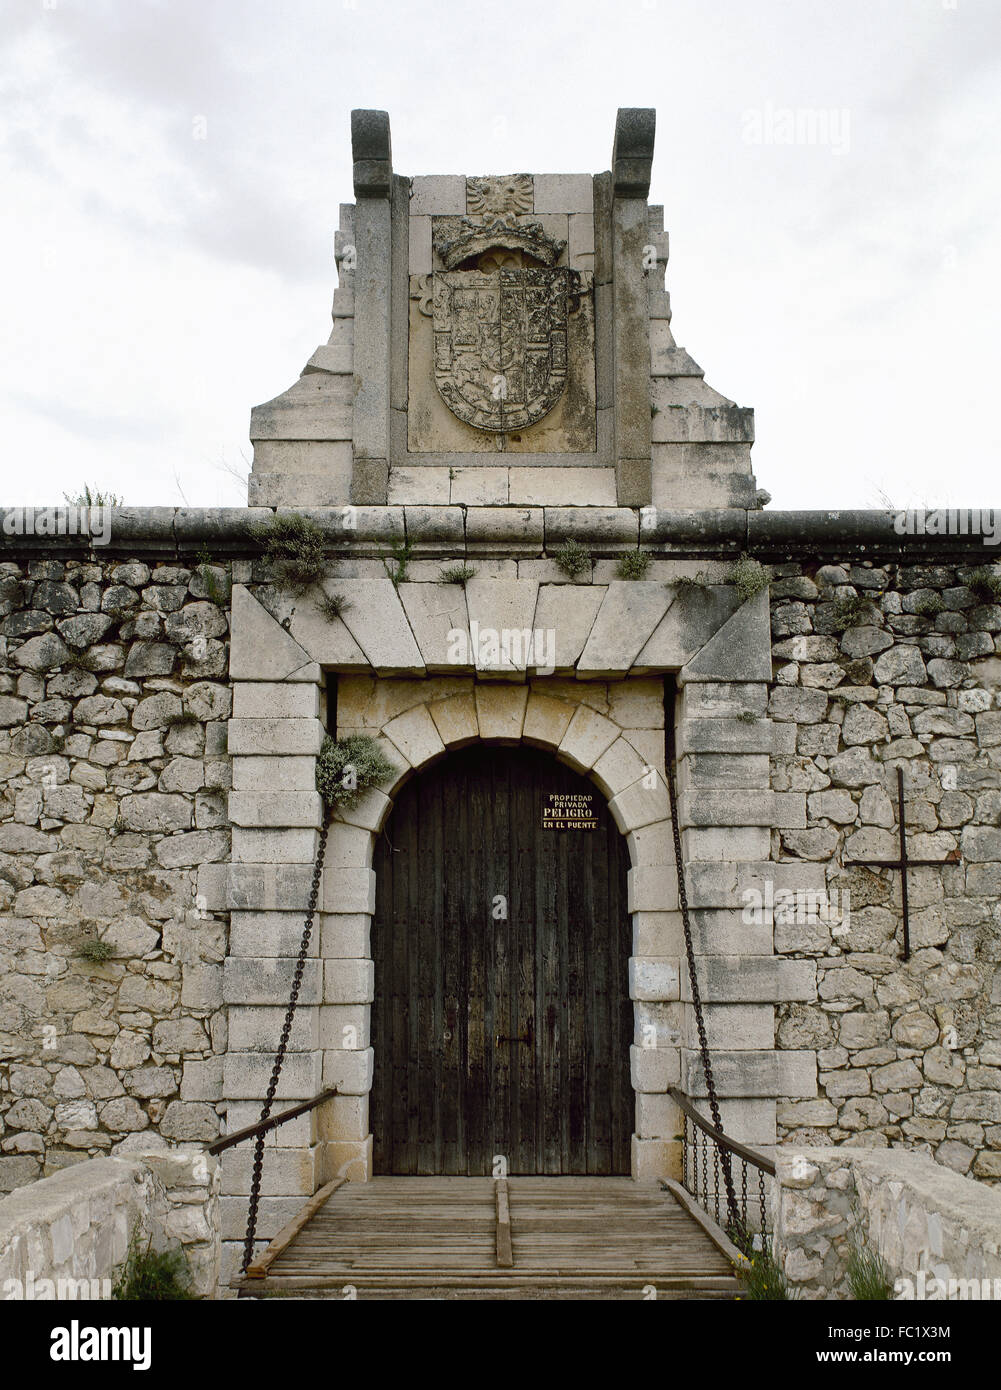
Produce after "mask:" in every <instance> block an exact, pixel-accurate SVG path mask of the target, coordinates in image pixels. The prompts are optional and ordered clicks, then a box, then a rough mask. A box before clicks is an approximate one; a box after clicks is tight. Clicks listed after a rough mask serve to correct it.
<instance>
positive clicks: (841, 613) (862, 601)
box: [831, 594, 873, 632]
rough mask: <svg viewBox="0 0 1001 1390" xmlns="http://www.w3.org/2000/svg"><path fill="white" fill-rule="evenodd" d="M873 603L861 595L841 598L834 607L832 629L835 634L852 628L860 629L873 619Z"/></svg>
mask: <svg viewBox="0 0 1001 1390" xmlns="http://www.w3.org/2000/svg"><path fill="white" fill-rule="evenodd" d="M872 607H873V605H872V601H871V600H870V599H867V598H863V597H862V595H861V594H852V595H851V597H850V598H839V599H838V601H837V602H836V603H835V605H834V616H833V618H832V619H831V627H832V628H833V629H834V631H835V632H844V631H846V629H848V628H850V627H859V626H860V625H862V624H864V623H865V622H866V621H867V620H868V619H869V618H871V617H872Z"/></svg>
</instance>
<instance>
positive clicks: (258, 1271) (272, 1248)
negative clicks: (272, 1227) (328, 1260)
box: [247, 1178, 346, 1279]
mask: <svg viewBox="0 0 1001 1390" xmlns="http://www.w3.org/2000/svg"><path fill="white" fill-rule="evenodd" d="M345 1181H346V1180H345V1179H344V1178H334V1180H333V1182H328V1183H327V1184H326V1185H325V1186H324V1187H321V1188H320V1189H319V1190H318V1191H317V1192H314V1193H313V1195H312V1197H310V1199H309V1201H308V1202H307V1203H306V1204H305V1206H304V1207H303V1209H302V1211H300V1212H299V1213H298V1214H297V1215H296V1216H294V1217H293V1218H292V1220H291V1221H289V1222H286V1224H285V1225H284V1226H283V1227H282V1228H281V1230H280V1231H279V1232H278V1234H277V1235H276V1236H275V1237H274V1239H273V1240H272V1241H271V1243H270V1245H269V1246H268V1248H267V1249H266V1250H265V1251H264V1252H263V1253H262V1254H261V1255H259V1256H258V1257H257V1259H256V1260H253V1261H252V1262H251V1263H250V1264H249V1265H248V1266H247V1278H248V1279H263V1278H264V1276H265V1275H266V1274H267V1272H268V1270H269V1269H270V1268H271V1266H272V1265H273V1264H274V1262H275V1260H277V1259H278V1257H279V1255H282V1254H283V1253H284V1252H285V1250H286V1249H287V1248H288V1246H290V1245H291V1244H292V1242H293V1240H295V1238H296V1236H297V1235H298V1234H299V1233H300V1231H301V1230H302V1229H303V1227H304V1226H305V1225H306V1223H307V1222H308V1221H310V1220H311V1219H312V1218H313V1217H314V1216H315V1215H316V1213H317V1212H318V1211H319V1210H320V1208H321V1207H322V1206H323V1204H324V1203H325V1202H326V1201H327V1199H328V1198H329V1197H332V1196H333V1194H334V1193H335V1192H336V1191H337V1189H338V1188H339V1187H341V1186H343V1184H344V1182H345Z"/></svg>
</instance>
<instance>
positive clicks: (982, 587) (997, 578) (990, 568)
mask: <svg viewBox="0 0 1001 1390" xmlns="http://www.w3.org/2000/svg"><path fill="white" fill-rule="evenodd" d="M966 587H967V588H968V589H970V590H971V591H972V593H973V595H974V596H975V597H976V598H978V599H979V600H980V602H981V603H1001V569H998V568H997V566H994V565H981V567H980V569H976V570H974V571H973V573H972V574H971V575H970V577H969V579H968V580H967V581H966Z"/></svg>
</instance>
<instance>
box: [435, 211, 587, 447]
mask: <svg viewBox="0 0 1001 1390" xmlns="http://www.w3.org/2000/svg"><path fill="white" fill-rule="evenodd" d="M436 247H437V250H438V252H439V256H440V258H441V261H442V264H443V266H444V267H445V268H444V269H442V270H436V271H435V272H434V275H433V277H432V287H431V300H432V306H433V307H432V317H433V319H434V379H435V385H436V386H437V388H438V393H439V395H440V396H441V398H442V400H443V401H444V402H445V404H446V405H447V406H448V408H449V410H451V412H452V414H453V415H455V416H456V417H457V418H458V419H460V420H462V421H464V422H465V423H466V424H467V425H472V426H473V427H474V429H479V430H490V431H493V432H495V433H507V432H509V431H511V430H517V429H524V428H525V427H526V426H528V425H532V424H534V423H535V422H536V420H541V419H542V417H543V416H544V415H547V414H548V413H549V411H550V410H552V408H553V406H554V405H555V404H556V403H557V401H558V400H559V399H560V397H561V396H562V394H563V391H564V388H565V387H566V382H567V318H568V315H569V314H570V313H572V312H574V310H575V309H576V307H577V305H578V303H579V299H580V293H581V277H580V275H579V273H578V272H577V271H575V270H569V269H567V267H565V266H557V265H555V262H556V261H557V260H558V259H559V258H560V255H561V253H562V252H563V250H564V249H565V243H564V242H557V241H554V240H553V239H552V238H551V237H549V236H547V235H546V233H545V232H544V231H543V228H542V227H541V225H540V224H539V223H537V222H527V221H518V220H515V219H514V218H513V217H512V216H511V214H510V213H507V214H505V213H500V214H494V215H491V212H490V211H488V212H487V214H486V215H485V216H483V217H480V218H468V217H466V218H461V219H445V218H443V219H441V225H440V226H439V228H438V229H437V236H436ZM472 266H475V269H473V268H469V267H472ZM460 267H461V268H460Z"/></svg>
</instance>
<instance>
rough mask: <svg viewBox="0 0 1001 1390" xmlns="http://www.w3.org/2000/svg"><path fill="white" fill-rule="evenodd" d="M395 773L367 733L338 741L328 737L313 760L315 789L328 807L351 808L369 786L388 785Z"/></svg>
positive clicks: (394, 769)
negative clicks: (314, 763) (386, 783)
mask: <svg viewBox="0 0 1001 1390" xmlns="http://www.w3.org/2000/svg"><path fill="white" fill-rule="evenodd" d="M396 772H397V768H396V767H395V766H394V765H393V764H392V763H391V762H390V761H389V759H388V758H387V757H386V755H385V753H383V751H382V749H381V748H380V747H379V745H378V743H377V742H376V741H375V739H374V738H370V737H369V736H368V735H367V734H349V735H348V737H347V738H341V739H332V738H330V737H329V735H328V736H327V738H325V739H324V740H323V747H322V748H321V749H320V756H319V757H318V758H317V760H316V790H317V791H318V792H319V793H320V795H321V796H322V797H323V800H324V801H325V802H326V804H327V805H328V806H330V807H333V808H344V807H347V806H351V805H353V804H354V802H356V801H357V800H358V798H359V797H360V796H362V795H363V793H364V792H367V791H368V790H369V788H370V787H378V786H380V785H381V784H382V783H383V782H388V781H389V779H390V778H391V777H395V775H396Z"/></svg>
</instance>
